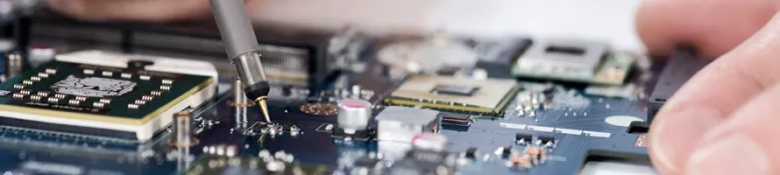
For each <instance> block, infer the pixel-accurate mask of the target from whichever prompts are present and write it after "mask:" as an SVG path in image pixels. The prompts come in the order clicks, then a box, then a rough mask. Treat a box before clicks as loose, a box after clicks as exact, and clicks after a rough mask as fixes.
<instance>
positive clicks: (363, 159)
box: [355, 156, 379, 167]
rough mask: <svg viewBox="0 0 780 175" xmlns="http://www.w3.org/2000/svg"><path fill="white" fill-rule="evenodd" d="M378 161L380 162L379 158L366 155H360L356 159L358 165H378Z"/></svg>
mask: <svg viewBox="0 0 780 175" xmlns="http://www.w3.org/2000/svg"><path fill="white" fill-rule="evenodd" d="M377 163H379V159H372V158H369V157H366V156H363V157H360V158H358V159H357V160H355V166H356V167H376V164H377Z"/></svg>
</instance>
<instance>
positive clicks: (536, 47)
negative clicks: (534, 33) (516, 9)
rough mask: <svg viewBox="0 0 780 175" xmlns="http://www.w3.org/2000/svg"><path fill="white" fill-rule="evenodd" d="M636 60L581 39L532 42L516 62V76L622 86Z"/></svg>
mask: <svg viewBox="0 0 780 175" xmlns="http://www.w3.org/2000/svg"><path fill="white" fill-rule="evenodd" d="M634 60H635V57H634V56H633V55H630V54H627V53H622V52H612V51H610V50H609V47H608V45H607V44H604V43H598V42H587V41H580V40H547V41H540V42H536V43H534V44H533V45H532V46H531V47H530V48H529V49H528V51H526V52H525V53H524V54H523V55H522V56H520V58H519V59H518V60H517V62H516V63H515V67H514V68H513V69H512V74H513V75H515V76H518V77H525V78H534V79H551V80H559V81H570V82H580V83H593V84H622V83H623V81H624V80H625V78H626V76H627V75H628V73H629V71H630V70H631V66H632V64H633V62H634Z"/></svg>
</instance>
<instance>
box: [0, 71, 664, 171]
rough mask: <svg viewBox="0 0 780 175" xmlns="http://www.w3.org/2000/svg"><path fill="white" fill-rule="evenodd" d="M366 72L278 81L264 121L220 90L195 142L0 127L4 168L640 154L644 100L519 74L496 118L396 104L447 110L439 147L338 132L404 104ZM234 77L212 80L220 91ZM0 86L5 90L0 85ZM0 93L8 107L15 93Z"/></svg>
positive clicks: (572, 160)
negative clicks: (311, 81) (358, 117)
mask: <svg viewBox="0 0 780 175" xmlns="http://www.w3.org/2000/svg"><path fill="white" fill-rule="evenodd" d="M49 66H66V65H58V63H50V64H49ZM367 67H368V69H366V70H365V71H363V72H359V73H343V74H341V75H339V76H338V77H337V78H336V79H337V80H339V81H343V82H349V83H347V86H342V87H335V86H329V87H327V88H325V89H306V88H297V87H281V86H279V87H277V86H274V87H273V89H272V93H271V95H270V96H269V103H268V104H269V106H268V108H269V114H270V117H271V121H272V122H271V123H268V122H266V121H264V119H263V117H262V114H261V113H260V111H259V109H258V108H257V106H238V107H237V106H235V105H231V104H232V100H231V99H232V98H233V94H231V92H229V91H225V90H224V89H223V90H221V91H220V92H222V93H221V94H219V95H218V96H217V97H215V98H214V99H212V100H210V101H209V102H207V103H204V104H202V105H200V106H198V107H194V108H190V109H187V111H188V112H191V113H192V115H193V116H194V120H193V121H194V124H193V125H194V126H195V128H194V137H195V138H196V139H197V140H199V143H198V144H197V145H194V146H191V147H174V146H171V145H170V144H167V141H168V139H170V138H171V137H173V136H172V135H173V134H172V132H173V129H169V130H166V131H163V132H162V133H160V134H157V135H155V137H154V138H152V139H150V140H149V141H146V142H132V141H127V140H121V139H107V138H95V137H90V136H85V135H80V134H72V133H62V132H51V131H43V130H36V129H31V128H22V127H17V126H0V142H2V143H3V144H0V157H2V158H1V159H0V170H3V171H5V172H7V173H10V174H13V175H17V174H89V175H91V174H111V175H131V174H142V175H172V174H187V175H198V174H203V175H234V174H291V175H298V174H311V175H320V174H339V175H341V174H343V175H348V174H410V175H411V174H463V175H469V174H494V175H509V174H534V175H539V174H579V172H580V170H581V169H582V167H583V164H584V163H585V162H586V161H588V160H590V159H597V158H610V159H628V160H638V161H647V160H648V158H647V149H646V146H645V145H646V141H645V140H644V138H645V136H644V135H642V133H629V132H627V131H628V129H629V128H628V127H629V125H631V123H632V122H635V121H644V120H645V119H646V113H647V107H646V106H647V103H646V101H645V100H644V99H641V98H636V99H626V98H619V97H614V98H612V97H605V96H599V95H592V94H585V92H584V90H583V88H581V87H580V86H570V85H568V84H566V83H558V82H538V81H534V82H530V81H517V82H516V83H515V84H514V85H513V87H515V86H516V87H517V88H510V89H511V90H508V91H511V92H509V93H502V94H501V95H507V97H506V98H504V97H503V96H501V97H502V98H497V99H499V100H501V101H504V99H509V100H506V104H503V103H502V105H501V112H496V113H488V114H485V113H468V112H462V111H460V112H459V111H458V110H434V109H423V108H425V107H424V106H416V107H415V105H403V108H404V110H407V109H408V110H410V111H413V110H432V111H434V112H435V113H438V114H439V115H440V116H442V117H443V118H442V119H441V124H440V128H441V129H436V130H435V132H437V133H438V135H441V136H443V137H444V138H446V144H445V147H446V148H445V149H444V151H430V150H418V149H412V148H409V147H413V146H412V144H410V143H397V142H387V141H383V140H382V139H381V138H377V134H376V133H377V132H383V131H382V128H378V130H372V131H370V132H366V133H363V135H357V134H356V135H355V136H354V137H353V136H350V137H344V136H343V135H341V134H343V133H342V132H343V131H340V130H339V129H337V128H339V123H340V121H339V114H338V113H339V111H338V109H339V106H338V104H339V103H340V102H342V101H344V100H345V99H361V100H365V101H367V102H368V103H369V104H370V108H369V109H370V114H371V116H372V118H373V117H375V116H378V115H382V112H383V111H385V109H388V108H392V107H400V106H395V105H394V104H391V103H386V101H385V100H386V99H387V98H388V97H390V96H391V94H392V93H393V92H394V91H396V90H397V89H398V88H399V87H401V86H402V85H403V84H404V83H405V82H406V81H408V80H409V79H410V77H409V76H407V77H404V78H398V77H390V76H388V75H387V74H385V73H383V70H381V68H378V67H379V66H371V65H369V66H367ZM484 69H489V68H484ZM60 70H61V71H62V69H60ZM37 71H44V72H45V69H40V70H37ZM79 73H83V71H82V72H79ZM96 73H97V71H96ZM36 74H37V72H36ZM507 76H509V77H511V72H505V74H504V75H493V73H491V75H490V76H489V77H488V78H489V79H493V78H495V79H502V80H514V79H506V78H503V77H507ZM180 80H181V79H176V81H180ZM11 81H21V79H18V80H17V79H12V80H11ZM160 81H162V80H160ZM185 81H192V82H193V83H195V82H199V81H196V79H188V80H185ZM626 82H627V83H633V81H631V80H627V81H626ZM230 83H231V82H229V80H226V79H221V80H220V84H225V85H227V86H228V87H229V84H230ZM195 84H197V83H195ZM638 86H640V87H645V86H652V85H651V84H638ZM144 87H155V88H159V85H158V84H154V85H149V86H144ZM5 88H8V89H13V87H0V89H5ZM280 89H284V90H280ZM177 91H179V92H183V90H177ZM275 91H284V92H285V93H273V92H275ZM467 92H471V91H467ZM0 99H3V100H5V101H4V102H7V101H9V100H11V99H12V97H11V95H10V94H9V96H8V97H4V98H0ZM158 105H162V104H158ZM122 107H124V109H126V108H127V106H126V105H125V106H122ZM122 111H124V110H118V111H115V112H122ZM122 113H126V114H125V115H130V116H140V115H134V114H131V113H127V111H125V112H122ZM377 125H380V124H378V121H375V120H373V119H372V120H371V121H370V122H369V128H373V129H377V128H376V126H377ZM437 125H438V124H437ZM379 137H381V136H379Z"/></svg>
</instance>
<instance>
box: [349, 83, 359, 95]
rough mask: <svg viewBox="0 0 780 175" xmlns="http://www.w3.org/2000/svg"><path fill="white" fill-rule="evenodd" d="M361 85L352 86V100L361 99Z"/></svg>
mask: <svg viewBox="0 0 780 175" xmlns="http://www.w3.org/2000/svg"><path fill="white" fill-rule="evenodd" d="M360 91H361V88H360V85H353V86H352V96H351V97H350V98H360Z"/></svg>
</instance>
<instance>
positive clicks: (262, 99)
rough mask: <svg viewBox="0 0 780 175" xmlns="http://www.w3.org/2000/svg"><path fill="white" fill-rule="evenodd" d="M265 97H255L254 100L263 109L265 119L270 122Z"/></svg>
mask: <svg viewBox="0 0 780 175" xmlns="http://www.w3.org/2000/svg"><path fill="white" fill-rule="evenodd" d="M265 98H266V97H265V96H262V97H259V98H257V100H255V101H256V102H257V104H258V106H260V110H261V111H263V116H264V117H265V121H266V122H268V123H271V117H268V104H266V102H265Z"/></svg>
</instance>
